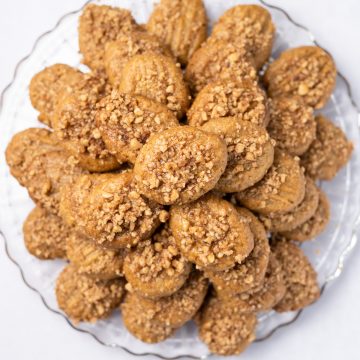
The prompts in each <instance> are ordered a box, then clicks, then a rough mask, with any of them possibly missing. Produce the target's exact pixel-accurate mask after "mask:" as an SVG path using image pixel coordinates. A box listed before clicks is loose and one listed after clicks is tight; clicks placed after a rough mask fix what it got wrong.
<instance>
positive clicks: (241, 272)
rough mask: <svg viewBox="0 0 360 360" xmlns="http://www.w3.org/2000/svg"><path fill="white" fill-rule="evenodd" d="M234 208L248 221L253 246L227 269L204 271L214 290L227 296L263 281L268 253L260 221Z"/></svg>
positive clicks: (256, 285)
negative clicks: (245, 256)
mask: <svg viewBox="0 0 360 360" xmlns="http://www.w3.org/2000/svg"><path fill="white" fill-rule="evenodd" d="M236 209H237V211H238V213H239V214H240V216H241V217H242V218H243V219H245V220H247V221H248V222H249V226H250V230H251V232H252V234H253V236H254V248H253V250H252V251H251V253H250V254H249V256H248V257H247V258H246V259H245V260H243V261H242V262H241V263H238V264H236V265H235V266H234V267H233V268H231V269H229V270H226V271H206V272H205V275H206V276H207V277H208V278H209V279H210V281H211V282H212V284H213V286H214V288H215V290H216V292H217V293H218V294H221V295H222V297H229V298H230V297H232V296H233V295H235V294H238V293H243V292H247V291H249V290H250V289H254V288H256V287H259V286H260V285H261V284H262V283H263V281H264V277H265V273H266V269H267V268H268V263H269V255H270V246H269V240H268V238H267V236H266V231H265V228H264V226H263V225H262V223H261V222H260V221H259V220H258V219H257V217H256V216H255V215H254V214H252V213H251V212H250V211H249V210H247V209H245V208H239V207H238V208H236Z"/></svg>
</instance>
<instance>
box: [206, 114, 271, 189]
mask: <svg viewBox="0 0 360 360" xmlns="http://www.w3.org/2000/svg"><path fill="white" fill-rule="evenodd" d="M202 130H205V131H208V132H211V133H214V134H217V135H218V136H219V137H220V138H221V139H223V140H224V141H225V142H226V146H227V150H228V162H227V166H226V169H225V171H224V173H223V174H222V175H221V177H220V179H219V182H218V183H217V185H216V189H217V190H219V191H222V192H226V193H229V192H230V193H232V192H239V191H242V190H244V189H246V188H248V187H250V186H252V185H254V184H255V183H257V182H258V181H260V180H261V179H262V178H263V177H264V175H265V174H266V172H267V171H268V170H269V168H270V166H271V165H272V163H273V161H274V142H273V141H272V140H271V139H270V136H269V134H268V133H267V131H266V130H265V129H264V128H263V127H262V126H258V125H256V124H253V123H251V122H249V121H244V120H240V119H238V118H236V117H229V118H221V119H212V120H210V121H209V122H207V123H205V124H204V125H203V126H202Z"/></svg>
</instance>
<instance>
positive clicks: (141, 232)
mask: <svg viewBox="0 0 360 360" xmlns="http://www.w3.org/2000/svg"><path fill="white" fill-rule="evenodd" d="M104 176H107V177H108V178H107V179H106V178H105V180H103V181H101V182H100V183H98V184H96V185H95V186H93V187H92V188H90V191H89V193H88V195H87V196H86V199H85V200H84V201H83V202H82V204H80V206H79V214H78V217H79V218H78V224H79V225H80V227H81V228H83V229H84V231H85V235H87V236H88V237H89V238H91V239H93V240H94V241H95V243H97V244H98V245H102V246H105V247H108V248H112V249H119V248H126V247H130V246H134V245H136V244H137V243H138V242H139V241H140V240H144V239H147V238H148V237H149V236H151V234H152V233H153V232H154V231H155V229H156V228H157V227H158V225H159V224H160V217H161V216H160V215H161V214H162V213H163V211H162V207H161V206H160V205H158V204H156V203H154V202H153V201H151V200H147V199H146V198H144V197H143V196H141V195H140V193H139V192H138V190H137V188H136V187H135V185H134V184H133V181H132V180H133V173H132V172H131V171H128V172H123V173H120V174H116V175H115V176H114V175H112V174H106V175H104Z"/></svg>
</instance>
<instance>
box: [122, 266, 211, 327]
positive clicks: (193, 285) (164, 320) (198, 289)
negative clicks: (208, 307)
mask: <svg viewBox="0 0 360 360" xmlns="http://www.w3.org/2000/svg"><path fill="white" fill-rule="evenodd" d="M207 289H208V280H207V279H206V278H205V277H204V276H203V274H201V273H200V272H199V271H193V272H192V273H191V274H190V276H189V278H188V279H187V281H186V283H185V284H184V285H183V286H182V287H181V288H180V289H179V290H178V291H176V292H175V293H174V294H172V295H170V296H166V297H162V298H160V299H156V300H152V299H148V298H144V297H142V296H139V295H137V294H136V293H132V292H131V293H130V294H129V295H128V296H129V299H128V300H129V303H131V302H134V303H137V304H138V306H139V307H140V308H141V309H142V311H141V312H142V313H148V314H152V321H153V322H155V323H159V324H165V325H166V326H170V327H172V328H179V327H181V326H182V325H184V324H185V323H186V322H187V321H189V320H191V319H192V317H193V316H194V315H195V314H196V312H197V311H198V310H199V308H200V306H201V304H202V303H203V301H204V298H205V295H206V293H207Z"/></svg>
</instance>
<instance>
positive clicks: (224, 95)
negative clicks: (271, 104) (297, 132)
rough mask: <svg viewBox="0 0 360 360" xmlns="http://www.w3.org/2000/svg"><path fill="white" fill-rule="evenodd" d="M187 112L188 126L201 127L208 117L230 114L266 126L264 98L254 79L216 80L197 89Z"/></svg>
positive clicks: (227, 115) (215, 117)
mask: <svg viewBox="0 0 360 360" xmlns="http://www.w3.org/2000/svg"><path fill="white" fill-rule="evenodd" d="M187 115H188V123H189V125H191V126H201V125H204V124H205V123H206V122H208V121H209V120H211V119H217V118H223V117H229V116H236V117H238V118H239V119H241V120H246V121H250V122H252V123H254V124H256V125H262V126H266V125H267V123H268V107H267V99H266V95H265V93H264V91H263V90H262V89H260V87H259V86H258V84H257V83H256V82H255V81H251V80H247V79H245V80H242V81H239V80H236V79H233V80H232V79H230V80H218V81H215V82H213V83H210V84H208V85H206V86H205V87H204V88H203V89H202V90H201V91H200V92H199V94H198V95H197V97H196V99H195V101H194V102H193V104H192V106H191V108H190V110H189V111H188V113H187Z"/></svg>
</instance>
